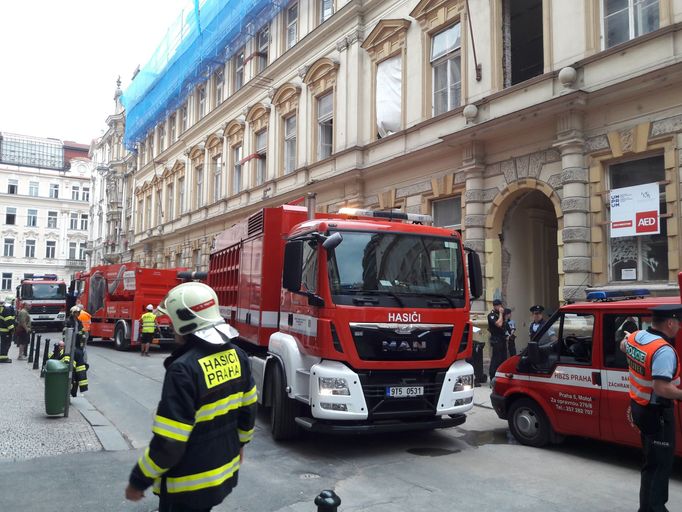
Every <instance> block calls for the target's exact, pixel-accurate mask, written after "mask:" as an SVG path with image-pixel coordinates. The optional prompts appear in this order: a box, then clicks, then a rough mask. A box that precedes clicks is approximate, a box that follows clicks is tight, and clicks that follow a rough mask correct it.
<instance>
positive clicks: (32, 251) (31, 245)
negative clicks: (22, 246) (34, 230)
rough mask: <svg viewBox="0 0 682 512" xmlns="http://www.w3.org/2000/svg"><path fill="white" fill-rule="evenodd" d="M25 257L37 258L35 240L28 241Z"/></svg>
mask: <svg viewBox="0 0 682 512" xmlns="http://www.w3.org/2000/svg"><path fill="white" fill-rule="evenodd" d="M25 256H26V257H27V258H35V257H36V241H35V240H26V252H25Z"/></svg>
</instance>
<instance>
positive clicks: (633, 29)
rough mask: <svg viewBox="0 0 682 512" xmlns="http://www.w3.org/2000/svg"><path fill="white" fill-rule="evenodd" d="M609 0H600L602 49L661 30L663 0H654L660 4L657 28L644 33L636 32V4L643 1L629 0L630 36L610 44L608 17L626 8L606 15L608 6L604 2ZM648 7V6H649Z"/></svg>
mask: <svg viewBox="0 0 682 512" xmlns="http://www.w3.org/2000/svg"><path fill="white" fill-rule="evenodd" d="M606 1H607V0H600V1H599V23H600V30H601V34H600V39H601V42H600V43H601V49H602V51H604V50H608V49H610V48H614V47H616V46H618V45H621V44H624V43H627V42H628V41H632V40H633V39H637V38H638V37H642V36H644V35H646V34H651V33H652V32H655V31H656V30H659V29H660V28H661V26H663V25H662V21H663V18H664V16H663V13H662V12H661V11H662V9H663V5H662V4H661V0H654V1H655V2H656V5H657V6H658V27H656V28H655V29H653V30H651V31H649V32H644V33H642V34H637V33H636V23H635V12H634V11H635V9H634V7H635V4H637V3H641V2H640V0H627V2H628V6H627V8H626V9H627V11H628V37H627V39H625V40H624V41H621V42H619V43H615V44H613V45H611V46H608V44H607V43H608V41H607V35H608V34H607V32H606V18H608V17H610V16H614V15H615V14H618V13H621V12H623V10H624V9H621V10H620V11H618V12H617V13H611V14H609V15H608V16H607V15H606V6H605V5H604V2H606ZM647 7H648V6H647Z"/></svg>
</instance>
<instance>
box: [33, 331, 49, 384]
mask: <svg viewBox="0 0 682 512" xmlns="http://www.w3.org/2000/svg"><path fill="white" fill-rule="evenodd" d="M39 353H40V347H38V350H37V351H36V358H38V354H39ZM49 353H50V338H45V350H43V364H42V366H41V367H40V376H41V377H45V363H46V362H47V356H48V355H49Z"/></svg>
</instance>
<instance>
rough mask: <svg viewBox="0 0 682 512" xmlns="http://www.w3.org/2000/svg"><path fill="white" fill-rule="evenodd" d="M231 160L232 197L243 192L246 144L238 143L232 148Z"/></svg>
mask: <svg viewBox="0 0 682 512" xmlns="http://www.w3.org/2000/svg"><path fill="white" fill-rule="evenodd" d="M230 153H231V158H232V180H231V185H232V195H235V194H239V193H241V192H242V188H243V185H244V183H243V181H244V176H243V174H244V164H243V163H242V160H243V159H244V144H243V143H241V142H240V143H238V144H235V145H233V146H232V147H231V148H230Z"/></svg>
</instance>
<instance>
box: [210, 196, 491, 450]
mask: <svg viewBox="0 0 682 512" xmlns="http://www.w3.org/2000/svg"><path fill="white" fill-rule="evenodd" d="M310 217H312V215H311V216H310ZM308 218H309V215H308V213H307V210H306V209H305V208H303V207H300V206H292V205H284V206H280V207H276V208H265V209H263V210H260V211H258V212H257V213H255V214H254V215H252V216H251V217H249V218H248V219H247V220H245V221H243V222H241V223H239V224H237V225H235V226H233V227H232V228H230V229H228V230H226V231H224V232H223V233H222V234H221V235H219V236H218V237H217V238H216V241H215V244H214V249H213V251H212V254H211V259H210V268H209V272H208V284H209V285H211V286H212V287H213V288H214V289H215V290H216V292H217V293H218V297H219V300H220V306H221V312H222V314H223V316H224V317H225V319H226V320H228V321H229V323H230V324H231V325H233V326H235V327H236V328H237V329H238V330H239V333H240V340H239V343H240V344H241V346H242V347H243V348H244V349H245V350H246V351H247V352H248V353H249V355H250V356H251V362H252V368H253V374H254V377H255V379H256V385H257V388H258V390H259V401H260V402H261V403H262V404H263V405H264V406H266V407H271V408H272V414H271V430H272V435H273V437H274V438H275V439H287V438H291V437H294V436H295V435H296V434H297V433H298V431H299V430H300V429H301V428H303V429H307V430H312V431H323V432H337V433H342V432H348V433H357V432H372V431H400V430H411V429H420V428H440V427H448V426H453V425H458V424H461V423H462V422H464V420H465V416H464V413H465V412H467V411H468V410H470V409H471V407H472V406H473V369H472V367H471V366H470V365H469V364H468V363H467V362H466V361H465V358H467V357H469V356H470V355H471V332H472V325H471V322H470V320H469V310H470V301H471V300H472V298H475V297H478V296H479V295H480V293H481V270H480V262H479V260H478V255H477V254H476V253H475V252H472V251H469V252H468V253H467V255H466V256H465V250H464V248H463V246H462V242H461V239H460V236H459V234H458V233H457V232H456V231H454V230H451V229H441V228H435V227H431V226H426V225H424V224H423V223H425V222H427V221H428V220H429V219H428V218H427V217H426V216H422V215H408V214H405V213H398V212H372V211H368V210H349V209H345V210H342V211H341V212H340V213H339V214H334V215H332V214H316V215H315V216H314V218H311V219H310V220H308ZM465 262H466V263H465ZM467 263H468V267H469V269H468V270H467V268H466V267H467ZM467 276H468V277H469V280H467ZM469 282H470V283H471V286H469Z"/></svg>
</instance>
